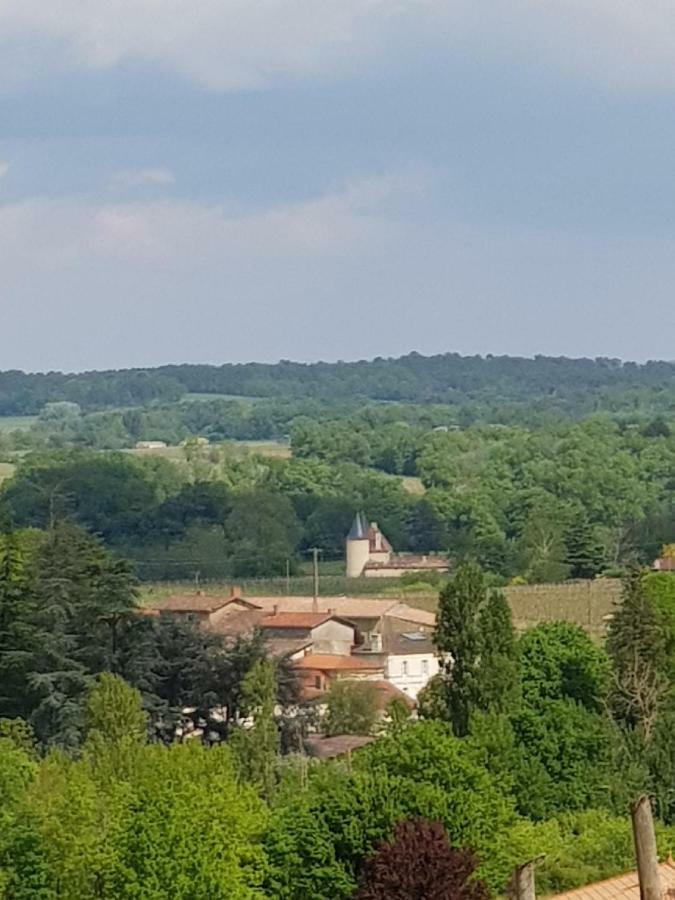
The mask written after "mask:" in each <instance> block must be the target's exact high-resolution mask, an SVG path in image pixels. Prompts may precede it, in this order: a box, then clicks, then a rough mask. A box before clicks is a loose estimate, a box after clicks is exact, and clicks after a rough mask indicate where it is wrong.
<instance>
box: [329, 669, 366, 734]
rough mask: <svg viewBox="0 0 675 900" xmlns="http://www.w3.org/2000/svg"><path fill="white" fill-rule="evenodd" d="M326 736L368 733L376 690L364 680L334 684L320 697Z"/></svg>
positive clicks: (341, 681) (335, 682) (342, 681)
mask: <svg viewBox="0 0 675 900" xmlns="http://www.w3.org/2000/svg"><path fill="white" fill-rule="evenodd" d="M323 700H324V702H325V704H326V714H325V717H324V721H323V727H324V729H325V731H326V734H331V735H332V734H371V733H372V731H373V728H374V727H375V717H376V715H377V691H376V689H375V688H374V686H373V685H372V684H369V683H368V682H367V681H347V680H340V681H334V682H333V684H332V685H331V686H330V689H329V690H328V692H327V693H326V695H325V696H324V698H323Z"/></svg>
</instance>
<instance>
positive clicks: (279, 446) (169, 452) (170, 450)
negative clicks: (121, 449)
mask: <svg viewBox="0 0 675 900" xmlns="http://www.w3.org/2000/svg"><path fill="white" fill-rule="evenodd" d="M209 446H211V447H213V448H219V447H223V446H226V447H227V448H228V449H231V450H232V452H233V453H234V454H235V455H236V454H241V455H243V454H246V453H257V454H259V455H260V456H268V457H270V458H272V459H289V458H290V456H291V448H290V447H289V446H288V444H286V443H283V442H282V441H226V442H225V444H211V445H209V444H204V447H203V449H204V450H206V451H208V449H209ZM125 452H128V453H133V454H135V455H138V456H161V457H163V458H164V459H171V460H175V461H181V460H184V459H185V448H184V447H182V446H180V445H179V446H170V447H157V448H156V449H155V448H153V449H150V450H137V449H136V448H132V449H130V450H128V451H125Z"/></svg>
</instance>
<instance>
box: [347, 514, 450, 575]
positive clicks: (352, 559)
mask: <svg viewBox="0 0 675 900" xmlns="http://www.w3.org/2000/svg"><path fill="white" fill-rule="evenodd" d="M345 549H346V554H345V556H346V560H347V578H361V577H363V578H399V577H400V576H401V575H407V574H408V573H409V572H416V573H419V574H421V575H424V574H428V573H429V572H436V573H439V574H445V573H446V572H447V571H448V569H449V565H448V561H447V559H445V558H444V557H442V556H413V555H411V554H408V553H406V554H396V553H394V551H393V549H392V546H391V544H390V543H389V541H388V540H387V539H386V537H385V536H384V535H383V534H382V531H381V530H380V528H379V526H378V524H377V522H368V520H367V519H366V517H365V516H364V514H363V513H357V514H356V517H355V519H354V523H353V525H352V527H351V530H350V532H349V534H348V535H347V541H346V548H345Z"/></svg>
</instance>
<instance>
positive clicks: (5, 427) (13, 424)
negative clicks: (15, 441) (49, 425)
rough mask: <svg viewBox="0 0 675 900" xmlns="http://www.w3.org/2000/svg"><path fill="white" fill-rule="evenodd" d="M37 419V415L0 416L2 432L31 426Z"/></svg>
mask: <svg viewBox="0 0 675 900" xmlns="http://www.w3.org/2000/svg"><path fill="white" fill-rule="evenodd" d="M36 421H37V416H0V432H3V431H4V432H6V431H19V430H20V429H22V428H30V426H31V425H32V424H33V423H34V422H36Z"/></svg>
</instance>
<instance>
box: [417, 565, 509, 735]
mask: <svg viewBox="0 0 675 900" xmlns="http://www.w3.org/2000/svg"><path fill="white" fill-rule="evenodd" d="M434 640H435V643H436V646H437V648H438V650H439V652H440V653H441V654H445V656H446V659H447V662H446V663H445V671H446V675H445V679H444V686H445V694H446V701H447V710H448V713H447V714H448V718H449V720H450V722H451V723H452V726H453V728H454V730H455V733H456V734H457V735H459V736H460V737H461V736H463V735H466V734H467V733H468V730H469V721H470V718H471V715H472V713H473V712H474V711H476V710H494V711H497V712H498V711H501V710H507V709H510V708H512V707H513V706H514V705H515V704H516V703H517V696H518V665H517V660H516V652H515V636H514V631H513V624H512V622H511V614H510V611H509V608H508V606H507V604H506V601H505V600H504V598H503V595H501V594H499V593H498V592H495V591H489V590H488V588H487V586H486V583H485V576H484V574H483V571H482V570H481V568H480V567H479V566H477V565H475V564H472V563H467V564H465V565H463V566H461V567H460V568H458V569H457V571H456V573H455V574H454V576H453V577H452V578H451V579H450V581H449V582H448V583H447V585H446V586H445V587H444V588H443V589H442V590H441V593H440V597H439V607H438V620H437V625H436V632H435V637H434Z"/></svg>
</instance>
